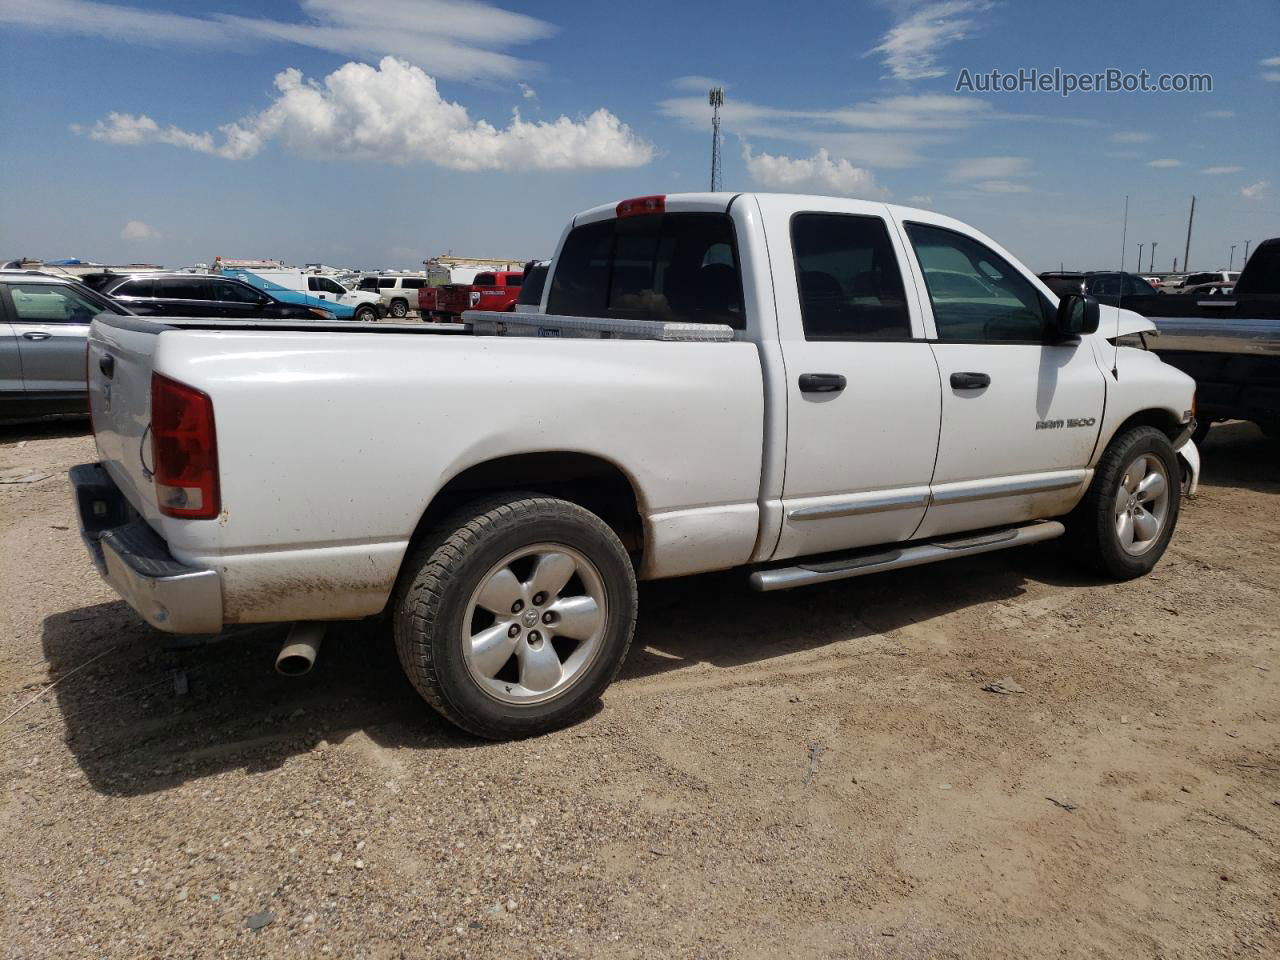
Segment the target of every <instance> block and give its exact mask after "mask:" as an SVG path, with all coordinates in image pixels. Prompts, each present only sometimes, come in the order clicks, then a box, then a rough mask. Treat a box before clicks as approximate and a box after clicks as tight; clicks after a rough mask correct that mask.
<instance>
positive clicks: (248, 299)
mask: <svg viewBox="0 0 1280 960" xmlns="http://www.w3.org/2000/svg"><path fill="white" fill-rule="evenodd" d="M209 287H210V290H211V295H210V296H211V299H213V300H218V301H220V302H222V303H261V302H262V294H261V293H260V292H259V291H258V290H257V289H255V288H253V287H250V286H249V285H248V284H244V283H236V282H235V281H234V280H217V279H214V280H211V281H209Z"/></svg>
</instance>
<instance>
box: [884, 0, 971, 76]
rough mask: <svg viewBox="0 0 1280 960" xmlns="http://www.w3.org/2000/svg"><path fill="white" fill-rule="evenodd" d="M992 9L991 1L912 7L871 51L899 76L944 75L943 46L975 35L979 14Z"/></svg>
mask: <svg viewBox="0 0 1280 960" xmlns="http://www.w3.org/2000/svg"><path fill="white" fill-rule="evenodd" d="M990 8H991V4H990V3H989V2H987V0H942V2H940V3H929V4H926V5H925V6H923V7H918V8H916V9H911V8H910V7H908V8H906V9H905V10H904V12H903V14H902V15H901V16H900V17H899V19H898V22H897V23H895V24H894V25H893V26H892V27H891V28H890V29H889V32H888V33H886V34H885V35H884V36H883V37H881V38H880V43H879V44H877V45H876V46H875V47H872V48H871V50H870V51H868V52H869V53H878V54H880V55H881V56H882V57H883V58H884V63H885V66H886V67H888V68H889V73H890V74H891V75H892V76H893V77H894V78H895V79H898V80H924V79H928V78H930V77H941V76H943V75H944V74H945V73H946V71H945V70H943V69H942V68H941V67H940V66H938V56H939V55H940V54H941V52H942V49H943V47H946V46H949V45H950V44H952V43H955V42H956V41H957V40H964V39H967V38H968V37H970V36H972V35H973V34H974V32H976V29H977V27H978V21H977V19H975V15H976V14H979V13H983V12H985V11H986V10H989V9H990Z"/></svg>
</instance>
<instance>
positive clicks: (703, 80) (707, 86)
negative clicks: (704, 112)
mask: <svg viewBox="0 0 1280 960" xmlns="http://www.w3.org/2000/svg"><path fill="white" fill-rule="evenodd" d="M668 86H670V87H671V88H672V89H674V90H687V91H689V92H690V93H693V92H695V91H698V90H701V91H702V92H703V93H707V92H708V91H710V90H711V88H712V87H724V88H726V89H728V87H729V84H727V83H724V82H722V81H720V80H717V79H716V78H715V77H706V76H703V75H702V74H700V73H691V74H688V75H687V76H683V77H675V78H674V79H672V80H671V81H669V82H668Z"/></svg>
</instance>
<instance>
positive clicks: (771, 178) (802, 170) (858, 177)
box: [742, 143, 889, 200]
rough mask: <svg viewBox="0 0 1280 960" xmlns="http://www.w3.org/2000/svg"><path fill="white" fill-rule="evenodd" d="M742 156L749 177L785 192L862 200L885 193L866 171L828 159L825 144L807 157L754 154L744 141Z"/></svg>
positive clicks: (871, 198) (828, 154)
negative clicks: (828, 194)
mask: <svg viewBox="0 0 1280 960" xmlns="http://www.w3.org/2000/svg"><path fill="white" fill-rule="evenodd" d="M742 158H743V160H744V161H745V162H746V164H747V172H748V173H750V174H751V177H752V179H753V180H755V181H756V182H757V183H760V184H763V185H764V186H766V187H773V188H775V189H777V190H782V191H785V192H787V193H835V194H839V195H842V196H848V197H859V198H861V199H863V200H878V199H882V198H884V197H887V196H888V195H889V191H887V190H885V189H884V188H883V187H881V186H880V185H879V184H877V183H876V181H875V176H874V175H873V174H872V173H871V171H870V170H866V169H864V168H862V167H855V166H854V165H853V164H852V163H850V162H849V161H848V160H845V159H843V158H832V156H831V154H830V153H828V152H827V150H826V148H825V147H822V148H819V149H818V151H817V152H816V153H815V154H814V155H813V156H811V157H788V156H782V155H774V154H770V153H756V152H754V151H753V150H752V149H751V145H750V144H747V143H744V144H743V145H742Z"/></svg>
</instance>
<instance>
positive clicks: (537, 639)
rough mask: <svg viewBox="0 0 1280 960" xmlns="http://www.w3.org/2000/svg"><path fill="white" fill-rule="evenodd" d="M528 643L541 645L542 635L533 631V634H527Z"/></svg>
mask: <svg viewBox="0 0 1280 960" xmlns="http://www.w3.org/2000/svg"><path fill="white" fill-rule="evenodd" d="M529 642H530V643H541V642H542V634H540V633H539V632H538V631H537V630H535V631H533V633H531V634H529Z"/></svg>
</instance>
